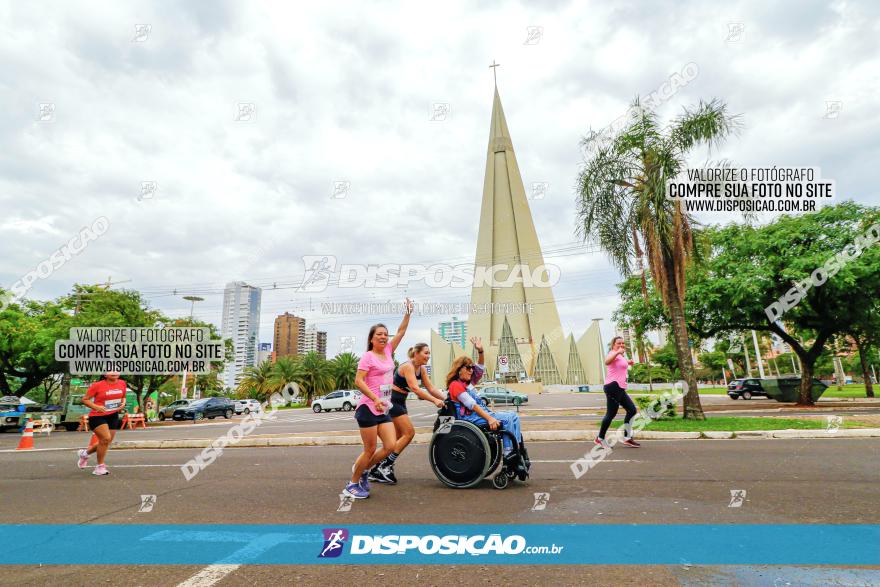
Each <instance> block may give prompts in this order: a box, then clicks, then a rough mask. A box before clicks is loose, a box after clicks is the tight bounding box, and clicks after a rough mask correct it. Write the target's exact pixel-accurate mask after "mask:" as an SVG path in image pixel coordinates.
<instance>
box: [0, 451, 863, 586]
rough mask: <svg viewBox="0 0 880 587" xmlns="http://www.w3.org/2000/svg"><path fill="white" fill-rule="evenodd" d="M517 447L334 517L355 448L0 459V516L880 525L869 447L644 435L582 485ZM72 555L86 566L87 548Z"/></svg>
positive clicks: (445, 577) (844, 574)
mask: <svg viewBox="0 0 880 587" xmlns="http://www.w3.org/2000/svg"><path fill="white" fill-rule="evenodd" d="M529 449H530V453H531V455H532V458H533V461H534V464H533V470H532V478H531V479H530V481H529V482H528V483H527V484H519V483H516V484H515V485H514V486H512V487H510V488H508V489H507V490H505V491H497V490H494V489H492V488H491V487H490V486H489V485H488V481H487V482H486V484H485V485H484V486H483V487H480V488H477V489H474V490H469V491H456V490H452V489H448V488H446V487H444V486H443V485H441V484H440V483H439V482H438V481H437V480H436V478H435V477H434V475H433V473H432V472H431V470H430V467H429V466H428V463H427V459H426V458H425V447H424V446H413V447H412V448H411V449H410V450H408V451H407V452H406V453H404V455H403V456H402V457H401V461H400V464H399V466H398V467H397V472H398V477H399V478H400V479H401V482H400V484H398V485H397V486H393V487H388V486H380V487H377V488H376V489H374V490H373V494H372V496H371V497H370V499H368V500H363V501H358V502H355V503H354V505H353V507H352V509H351V511H349V512H339V511H337V509H338V507H339V498H338V494H339V492H340V491H341V489H342V487H343V484H344V482H345V478H346V476H347V474H348V471H349V469H350V466H351V462H352V461H353V459H354V457H355V456H356V454H357V452H358V449H357V447H353V446H327V447H296V448H293V447H291V448H257V449H253V448H252V449H248V448H242V449H230V450H227V451H225V452H224V453H223V455H222V456H221V457H220V458H218V459H217V460H216V461H215V462H214V463H213V464H212V465H211V466H210V467H208V468H207V469H205V470H204V471H203V472H201V473H200V474H199V475H197V476H196V477H195V478H194V479H192V480H191V481H186V480H185V478H184V477H183V475H182V473H181V471H180V469H179V465H181V464H183V463H184V462H186V461H187V460H188V459H190V458H192V457H193V456H194V454H195V453H196V451H194V450H183V449H180V450H168V449H166V450H136V451H131V450H129V451H118V452H115V453H113V452H111V454H110V457H109V459H108V463H109V465H110V467H111V471H112V475H110V476H109V477H94V476H92V475H89V474H88V472H85V471H80V470H79V469H77V468H76V466H75V455H74V454H73V453H72V452H67V451H57V452H33V453H0V470H2V471H3V476H2V478H0V495H2V500H0V520H3V521H4V522H5V523H24V524H35V523H62V522H63V523H76V524H89V523H92V524H94V523H104V524H125V523H148V524H154V523H155V524H159V523H172V524H182V523H205V524H235V523H242V524H245V523H246V524H288V523H290V524H310V523H316V524H318V523H320V524H334V525H337V524H339V525H342V524H357V523H369V524H383V523H387V524H395V523H400V521H405V522H408V523H451V524H454V523H485V524H510V523H607V524H627V523H641V524H672V523H685V524H686V523H696V524H709V523H713V524H724V523H731V524H750V523H859V524H878V523H880V500H878V499H877V487H878V481H880V439H828V440H795V439H792V440H742V441H736V442H729V441H711V440H703V441H652V442H649V441H645V442H644V446H643V448H641V449H628V448H623V447H621V448H619V449H617V450H615V451H614V453H612V455H611V456H610V457H609V458H608V459H607V460H606V461H605V462H603V463H601V464H600V465H599V466H598V467H596V468H595V469H593V470H591V471H589V472H588V473H587V474H586V475H584V476H583V477H581V478H580V479H575V478H574V477H573V475H572V473H571V471H570V469H569V464H570V462H571V461H572V460H574V459H576V458H578V457H579V456H581V455H583V454H584V452H586V451H587V450H588V449H589V446H588V445H585V444H583V443H565V442H559V443H533V444H531V445H530V447H529ZM732 490H743V491H745V492H746V494H745V499H744V501H743V502H742V505H741V506H740V507H729V506H730V502H731V491H732ZM535 492H546V493H549V494H550V497H549V502H548V504H547V507H546V509H545V510H543V511H532V508H533V506H534V493H535ZM144 494H147V495H150V494H151V495H156V496H157V498H156V505H155V507H154V509H153V511H151V512H149V513H138V507H139V505H140V502H141V498H140V496H141V495H144ZM461 498H464V499H465V500H467V503H468V507H467V508H456V507H450V504H451V503H452V500H453V499H461ZM475 512H478V513H477V514H475ZM630 546H632V545H626V544H622V545H621V548H628V547H630ZM811 547H815V548H818V547H820V545H812V546H811ZM83 557H84V560H88V550H87V548H86V547H84V555H83ZM94 562H96V563H97V562H108V561H94ZM157 563H161V561H157ZM218 572H222V573H223V574H221V575H220V577H219V582H218V583H216V584H219V585H252V584H256V583H258V582H259V583H264V584H270V585H274V584H288V583H294V584H297V585H338V584H360V583H363V582H365V581H370V582H373V581H378V582H380V583H382V584H387V585H397V584H412V583H416V584H425V585H465V584H474V583H479V584H487V585H500V584H511V583H515V584H522V585H538V584H546V583H547V581H554V582H555V583H556V584H560V585H578V584H592V585H636V584H638V585H643V586H644V585H774V586H780V587H782V586H786V585H824V584H828V583H830V582H832V581H846V582H844V583H842V584H848V585H871V584H880V570H877V569H858V568H850V569H829V568H821V567H806V568H794V567H764V566H762V567H752V566H740V567H694V566H691V565H688V564H686V563H683V564H682V565H678V566H654V567H652V566H632V567H630V566H627V567H597V566H589V567H581V566H565V567H557V566H547V567H535V566H529V567H520V568H517V567H506V566H505V567H479V566H478V567H469V568H468V569H467V571H466V572H465V570H463V569H456V568H455V567H451V566H446V565H444V566H439V565H438V566H369V567H352V566H345V565H339V566H334V567H326V566H322V567H314V568H312V567H308V566H291V567H284V566H282V567H279V566H242V567H237V568H234V569H221V570H220V571H218ZM199 573H201V575H199ZM211 573H215V571H214V570H212V571H211ZM473 573H476V574H477V576H476V577H475V576H474V574H473ZM215 574H216V573H215ZM204 575H205V572H204V569H203V568H202V567H196V566H161V565H160V566H155V567H153V566H151V567H131V566H129V567H106V566H105V567H102V566H84V567H16V568H11V569H10V568H7V569H6V571H5V572H4V573H3V574H2V575H0V584H3V585H23V584H37V583H42V582H46V581H55V580H62V581H64V582H65V583H68V584H74V585H93V584H95V583H101V584H113V585H116V584H118V585H178V584H180V583H182V582H184V581H187V580H188V579H190V578H192V577H194V576H198V577H200V578H199V581H201V582H196V583H190V584H191V585H192V584H197V585H209V584H215V583H211V582H210V581H207V582H206V580H204ZM215 578H217V577H215Z"/></svg>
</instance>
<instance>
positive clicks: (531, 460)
mask: <svg viewBox="0 0 880 587" xmlns="http://www.w3.org/2000/svg"><path fill="white" fill-rule="evenodd" d="M576 460H577V459H571V460H564V459H556V460H554V459H551V460H546V461H536V460H535V459H529V462H531V463H566V464H571V463H573V462H574V461H576ZM602 462H603V463H641V462H642V461H634V460H630V459H604V460H603V461H602Z"/></svg>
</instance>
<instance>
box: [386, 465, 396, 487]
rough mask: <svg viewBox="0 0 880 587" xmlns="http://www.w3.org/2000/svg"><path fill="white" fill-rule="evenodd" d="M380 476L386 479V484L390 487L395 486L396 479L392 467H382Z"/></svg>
mask: <svg viewBox="0 0 880 587" xmlns="http://www.w3.org/2000/svg"><path fill="white" fill-rule="evenodd" d="M382 475H384V476H385V478H386V479H388V482H389V483H390V484H391V485H395V484H396V483H397V477H395V476H394V465H387V466H385V467H382Z"/></svg>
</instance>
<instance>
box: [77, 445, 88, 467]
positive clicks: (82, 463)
mask: <svg viewBox="0 0 880 587" xmlns="http://www.w3.org/2000/svg"><path fill="white" fill-rule="evenodd" d="M76 466H77V467H79V468H80V469H85V468H86V467H88V466H89V453H88V451H87V450H86V449H82V450H80V451H79V460H77V461H76Z"/></svg>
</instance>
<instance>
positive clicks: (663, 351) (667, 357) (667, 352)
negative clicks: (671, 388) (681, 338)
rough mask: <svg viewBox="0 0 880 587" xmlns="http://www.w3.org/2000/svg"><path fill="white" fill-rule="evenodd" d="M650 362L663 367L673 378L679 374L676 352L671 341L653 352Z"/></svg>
mask: <svg viewBox="0 0 880 587" xmlns="http://www.w3.org/2000/svg"><path fill="white" fill-rule="evenodd" d="M651 360H653V361H654V362H655V363H657V364H659V365H661V366H663V367H665V368H666V370H667V371H669V372H670V373H672V374H673V376H675V374H676V373H678V372H679V368H678V365H679V363H678V352H677V350H676V348H675V343H674V342H673V341H669V342H667V343H666V345H665V346H663V347H661V348H659V349H657V350H655V351H654V354H653V355H652V357H651Z"/></svg>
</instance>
